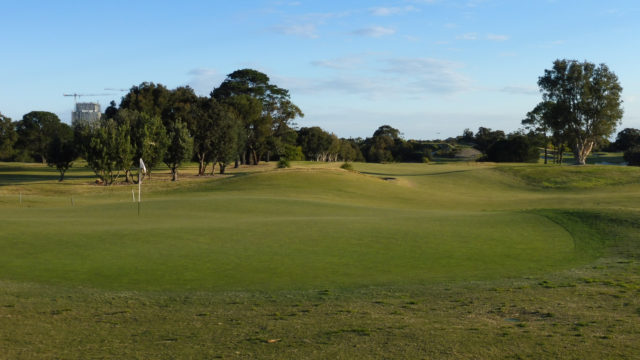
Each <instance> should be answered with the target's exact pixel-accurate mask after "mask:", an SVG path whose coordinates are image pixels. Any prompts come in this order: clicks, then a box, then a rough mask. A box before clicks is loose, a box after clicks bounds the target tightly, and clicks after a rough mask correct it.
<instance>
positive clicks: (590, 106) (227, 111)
mask: <svg viewBox="0 0 640 360" xmlns="http://www.w3.org/2000/svg"><path fill="white" fill-rule="evenodd" d="M538 85H539V87H540V90H541V93H542V102H540V103H539V104H538V105H537V106H536V107H535V108H534V109H533V110H531V111H530V112H529V113H527V115H526V118H525V119H524V120H522V121H521V124H522V125H523V126H524V128H523V129H521V130H519V131H517V132H514V133H511V134H505V133H504V132H503V131H501V130H492V129H490V128H485V127H480V128H479V129H478V131H477V132H476V133H475V134H474V133H473V132H472V131H470V130H469V129H465V131H464V132H463V134H462V136H458V137H457V138H455V139H448V141H439V140H436V141H423V140H405V139H403V137H402V134H401V133H400V131H399V130H398V129H395V128H393V127H391V126H389V125H383V126H381V127H379V128H378V129H377V130H376V131H375V132H374V133H373V135H372V136H371V137H368V138H365V139H362V138H355V139H353V138H350V139H345V138H339V137H338V136H336V135H335V134H333V133H329V132H327V131H325V130H323V129H322V128H320V127H317V126H314V127H302V128H296V124H295V122H294V121H295V120H296V119H297V118H301V117H303V116H304V114H303V112H302V111H301V109H300V108H299V107H298V106H296V105H295V104H294V103H293V102H292V101H291V98H290V94H289V91H288V90H286V89H283V88H280V87H278V86H277V85H275V84H272V83H271V81H270V79H269V77H268V76H267V75H266V74H264V73H261V72H259V71H256V70H253V69H242V70H237V71H234V72H233V73H231V74H229V75H228V76H227V77H226V79H225V80H224V81H223V82H222V83H221V84H220V85H219V86H218V87H215V88H213V90H212V91H211V93H210V94H209V96H197V95H196V94H195V92H194V91H193V89H191V88H190V87H188V86H184V87H177V88H175V89H168V88H167V87H165V86H163V85H161V84H154V83H151V82H144V83H142V84H140V85H137V86H133V87H131V89H130V90H129V92H128V93H127V94H126V95H125V96H123V97H122V99H121V101H120V104H116V103H115V102H113V101H112V102H111V104H110V106H108V107H107V108H106V109H105V112H104V114H103V116H102V117H101V119H100V121H98V122H89V121H76V122H74V123H73V124H72V125H71V126H69V125H67V124H64V123H62V122H61V121H60V119H59V118H58V117H57V116H56V115H55V114H52V113H50V112H45V111H32V112H30V113H28V114H25V115H24V116H23V118H22V119H21V120H19V121H12V120H11V119H9V118H8V117H6V116H4V115H2V114H0V160H4V161H41V162H42V163H47V164H49V165H50V166H55V167H56V168H57V169H58V171H59V172H60V180H62V179H63V178H64V174H65V172H66V171H67V169H68V168H69V167H70V166H71V165H72V163H73V161H74V160H75V159H77V158H78V157H81V158H84V159H85V160H86V161H87V164H88V166H89V167H90V168H91V169H93V171H94V172H95V173H96V175H97V176H98V177H99V178H100V180H101V181H102V182H103V183H104V184H105V185H108V184H112V183H113V182H114V181H116V180H117V179H118V178H119V177H120V176H124V179H125V181H127V182H133V181H135V180H134V179H133V174H132V172H131V169H135V168H136V167H137V162H138V159H139V158H142V159H144V161H145V163H146V164H147V165H148V166H147V168H148V169H149V170H150V171H151V170H152V169H153V168H156V167H158V166H160V165H161V164H162V163H164V164H165V165H166V166H167V167H168V168H169V169H170V171H171V174H172V179H173V180H177V179H178V169H179V168H180V166H181V165H182V164H183V163H184V162H185V161H190V160H192V161H195V162H197V164H198V174H199V175H205V174H207V173H210V174H213V173H214V171H215V168H216V167H217V168H218V171H219V172H220V173H224V172H225V169H226V168H227V167H228V166H229V165H231V164H233V166H235V167H238V166H239V165H241V164H246V165H257V164H259V163H260V162H261V161H270V160H279V159H287V160H305V159H306V160H313V161H368V162H428V161H430V160H431V159H432V157H433V156H434V155H435V156H442V157H450V156H454V155H455V148H456V146H457V145H458V144H462V145H469V146H473V147H474V148H476V149H477V150H479V151H480V152H481V153H482V156H481V157H480V160H486V161H498V162H500V161H504V162H526V161H537V159H538V157H539V151H538V148H544V159H545V163H547V161H548V157H549V148H550V146H551V148H552V149H554V151H555V154H554V155H555V156H554V157H553V159H554V161H556V162H558V163H561V162H562V160H563V159H562V157H563V154H564V153H565V150H566V149H570V150H571V151H572V153H573V155H574V158H575V161H576V163H577V164H584V163H585V160H586V157H587V156H588V155H589V153H590V152H591V151H592V150H593V149H594V148H597V147H600V148H603V149H606V148H607V146H608V147H609V149H617V150H619V151H627V152H629V151H630V149H632V148H633V149H636V147H637V149H636V150H637V152H638V153H639V154H640V146H638V145H640V141H639V140H640V132H638V131H637V130H636V129H625V130H623V131H622V132H621V133H620V134H618V139H617V140H616V142H615V143H612V144H608V140H607V139H608V137H609V136H610V135H611V134H612V133H613V131H614V130H615V128H616V126H617V125H618V124H619V122H620V120H621V118H622V114H623V110H622V107H621V104H622V100H621V99H620V95H621V91H622V88H621V86H620V84H619V82H618V78H617V76H616V75H615V74H614V73H613V72H611V71H610V70H609V69H608V67H607V66H606V65H604V64H601V65H599V66H596V65H594V64H592V63H589V62H586V61H585V62H578V61H575V60H556V61H555V62H554V63H553V67H552V68H551V69H548V70H545V72H544V75H543V76H541V77H540V78H539V79H538ZM629 144H632V145H633V146H632V145H629ZM627 157H628V158H629V159H631V158H632V157H633V156H632V155H631V153H629V155H628V156H627V155H625V158H627ZM627 161H629V162H630V163H631V162H632V161H630V160H627ZM149 176H151V174H149Z"/></svg>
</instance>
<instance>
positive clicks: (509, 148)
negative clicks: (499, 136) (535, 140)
mask: <svg viewBox="0 0 640 360" xmlns="http://www.w3.org/2000/svg"><path fill="white" fill-rule="evenodd" d="M539 157H540V152H539V150H538V147H537V146H535V144H532V143H531V142H530V141H528V139H527V138H526V137H525V136H519V135H516V136H509V138H508V139H506V140H498V141H496V142H495V143H493V144H491V145H490V146H489V148H488V149H487V156H486V159H483V160H487V161H495V162H536V161H538V158H539ZM483 160H480V161H483Z"/></svg>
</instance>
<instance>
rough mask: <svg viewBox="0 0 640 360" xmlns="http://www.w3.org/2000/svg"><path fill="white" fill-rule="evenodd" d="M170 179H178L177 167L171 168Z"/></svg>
mask: <svg viewBox="0 0 640 360" xmlns="http://www.w3.org/2000/svg"><path fill="white" fill-rule="evenodd" d="M171 181H178V168H176V167H173V168H171Z"/></svg>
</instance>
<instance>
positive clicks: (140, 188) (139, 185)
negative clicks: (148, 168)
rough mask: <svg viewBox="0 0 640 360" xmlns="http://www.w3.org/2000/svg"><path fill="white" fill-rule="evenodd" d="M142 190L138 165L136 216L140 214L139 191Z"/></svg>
mask: <svg viewBox="0 0 640 360" xmlns="http://www.w3.org/2000/svg"><path fill="white" fill-rule="evenodd" d="M141 191H142V182H140V167H138V216H140V199H141V195H140V192H141Z"/></svg>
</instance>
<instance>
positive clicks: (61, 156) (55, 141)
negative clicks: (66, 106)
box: [47, 123, 78, 181]
mask: <svg viewBox="0 0 640 360" xmlns="http://www.w3.org/2000/svg"><path fill="white" fill-rule="evenodd" d="M77 156H78V151H77V147H76V145H75V143H74V141H73V129H72V128H71V127H70V126H69V125H67V124H65V123H60V124H59V125H58V128H57V130H56V132H55V134H54V135H53V138H52V139H51V141H50V142H49V145H48V147H47V165H49V166H52V167H55V168H56V169H57V170H58V172H59V173H60V179H59V181H62V180H64V174H65V173H66V172H67V170H69V168H70V167H71V165H72V164H73V161H74V160H75V159H76V157H77Z"/></svg>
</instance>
